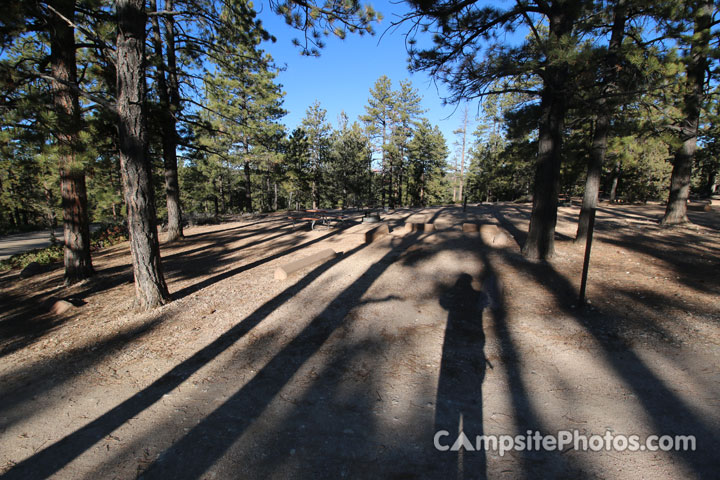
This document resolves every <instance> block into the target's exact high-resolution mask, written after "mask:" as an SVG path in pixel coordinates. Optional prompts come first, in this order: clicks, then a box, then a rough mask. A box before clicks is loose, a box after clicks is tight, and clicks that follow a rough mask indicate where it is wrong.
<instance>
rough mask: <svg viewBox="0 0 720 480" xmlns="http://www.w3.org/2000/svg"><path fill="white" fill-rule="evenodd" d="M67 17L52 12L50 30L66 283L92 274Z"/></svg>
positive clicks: (66, 4)
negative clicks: (72, 86)
mask: <svg viewBox="0 0 720 480" xmlns="http://www.w3.org/2000/svg"><path fill="white" fill-rule="evenodd" d="M54 8H55V9H56V10H57V11H58V13H60V14H61V15H62V16H64V17H65V18H66V19H67V20H69V21H72V20H73V18H74V17H75V2H74V0H58V1H56V2H55V3H54ZM67 20H65V19H63V18H61V17H60V16H59V15H57V14H52V16H51V18H50V22H49V23H50V28H49V32H50V63H51V67H52V73H53V77H54V79H55V80H54V81H53V82H52V91H53V103H54V106H55V114H56V117H57V123H56V128H55V133H56V138H57V146H58V150H59V158H60V165H59V167H60V192H61V196H62V209H63V237H64V241H65V249H64V261H65V284H68V285H69V284H72V283H76V282H80V281H82V280H85V279H87V278H89V277H91V276H92V275H93V274H94V273H95V271H94V270H93V266H92V259H91V258H90V222H89V219H88V209H87V190H86V188H85V168H84V166H83V164H82V159H81V158H80V154H81V153H82V145H81V142H80V135H79V132H80V128H81V116H80V102H79V98H78V94H77V91H75V90H73V89H72V88H71V85H77V63H76V58H75V31H74V29H73V27H72V26H70V24H69V23H68V21H67Z"/></svg>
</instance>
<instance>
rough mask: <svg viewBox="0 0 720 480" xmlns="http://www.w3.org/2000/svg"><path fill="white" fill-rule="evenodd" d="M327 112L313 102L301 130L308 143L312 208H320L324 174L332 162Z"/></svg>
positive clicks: (330, 128) (330, 133)
mask: <svg viewBox="0 0 720 480" xmlns="http://www.w3.org/2000/svg"><path fill="white" fill-rule="evenodd" d="M326 114H327V110H325V109H324V108H322V107H321V106H320V102H318V101H315V102H313V104H312V105H310V107H308V109H307V110H306V111H305V117H304V118H303V120H302V122H301V128H302V129H303V131H304V132H305V135H306V136H307V141H308V148H309V155H310V163H309V165H308V168H309V176H310V195H311V199H312V208H313V209H316V208H319V206H320V194H321V190H322V189H323V187H324V186H323V185H322V179H323V172H324V171H325V169H326V168H327V165H328V162H329V161H330V147H331V145H332V127H331V126H330V124H329V123H327V120H326Z"/></svg>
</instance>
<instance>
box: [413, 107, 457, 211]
mask: <svg viewBox="0 0 720 480" xmlns="http://www.w3.org/2000/svg"><path fill="white" fill-rule="evenodd" d="M447 156H448V148H447V144H446V143H445V137H444V136H443V134H442V132H441V131H440V129H439V128H438V127H437V126H435V127H433V126H432V125H431V124H430V121H429V120H428V119H426V118H423V119H422V120H421V121H420V122H419V123H418V124H417V127H416V128H415V134H414V136H413V138H412V140H411V141H410V143H409V145H408V162H409V173H410V178H411V179H412V180H411V183H410V185H409V189H408V190H409V192H408V193H409V195H410V201H411V203H412V204H413V205H419V206H425V205H432V204H434V203H437V202H438V201H440V202H442V201H444V200H445V198H444V197H445V195H444V194H443V193H442V190H443V189H442V188H438V184H439V183H440V182H439V180H440V179H441V178H442V177H443V176H444V169H445V166H446V159H447ZM428 186H430V188H428Z"/></svg>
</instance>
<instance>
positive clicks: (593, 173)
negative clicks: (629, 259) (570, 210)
mask: <svg viewBox="0 0 720 480" xmlns="http://www.w3.org/2000/svg"><path fill="white" fill-rule="evenodd" d="M609 130H610V115H608V114H607V113H604V112H603V113H601V114H599V115H598V117H597V120H596V121H595V131H594V132H593V141H592V149H591V151H590V161H589V162H588V171H587V178H586V179H585V192H583V201H582V207H581V208H580V217H579V218H578V228H577V233H576V235H575V242H576V243H581V242H584V241H585V240H586V239H587V234H588V230H589V228H590V214H591V212H592V211H593V210H594V209H595V208H597V203H598V194H599V192H600V176H601V175H602V166H603V163H604V162H605V152H606V151H607V138H608V131H609Z"/></svg>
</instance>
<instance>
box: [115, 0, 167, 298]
mask: <svg viewBox="0 0 720 480" xmlns="http://www.w3.org/2000/svg"><path fill="white" fill-rule="evenodd" d="M116 6H117V21H118V31H117V92H118V100H117V108H118V132H119V140H120V169H121V172H122V177H123V185H124V190H125V202H126V203H127V213H128V229H129V230H130V252H131V254H132V262H133V272H134V275H135V302H136V305H137V306H138V307H139V308H141V309H146V310H147V309H150V308H154V307H157V306H160V305H163V304H164V303H166V302H167V301H169V299H170V295H169V293H168V290H167V286H166V285H165V279H164V277H163V272H162V264H161V260H160V245H159V242H158V234H157V220H156V215H155V198H154V192H153V184H152V177H151V170H150V161H149V158H148V156H147V147H148V145H147V133H146V125H145V123H146V116H145V66H144V57H145V21H146V15H145V10H144V0H116Z"/></svg>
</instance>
